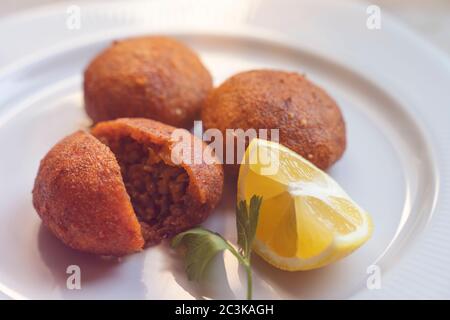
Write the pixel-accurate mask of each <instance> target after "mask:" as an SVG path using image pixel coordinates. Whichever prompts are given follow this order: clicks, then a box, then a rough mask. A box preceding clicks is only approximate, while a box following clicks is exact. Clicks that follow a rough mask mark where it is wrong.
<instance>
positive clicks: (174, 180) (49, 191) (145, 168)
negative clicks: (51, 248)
mask: <svg viewBox="0 0 450 320" xmlns="http://www.w3.org/2000/svg"><path fill="white" fill-rule="evenodd" d="M174 129H175V128H173V127H171V126H168V125H165V124H162V123H159V122H157V121H153V120H149V119H118V120H115V121H108V122H104V123H99V124H97V125H96V126H95V127H94V128H93V129H92V135H91V134H89V133H85V132H81V131H79V132H76V133H74V134H72V135H70V136H68V137H67V138H65V139H63V140H62V141H60V142H59V143H58V144H57V145H56V146H54V147H53V148H52V149H51V150H50V152H49V153H48V154H47V155H46V156H45V157H44V159H43V160H42V161H41V165H40V168H39V171H38V175H37V177H36V180H35V186H34V189H33V204H34V206H35V208H36V210H37V212H38V214H39V216H40V217H41V218H42V221H43V223H44V225H46V226H47V227H48V228H49V229H50V230H51V231H52V232H53V233H54V234H55V235H56V236H57V237H58V238H59V239H61V240H62V241H63V242H64V243H65V244H67V245H69V246H71V247H72V248H75V249H78V250H82V251H87V252H91V253H96V254H101V255H116V256H120V255H125V254H128V253H132V252H134V251H138V250H140V249H142V248H143V246H144V244H146V245H155V244H157V243H159V242H160V241H161V240H162V239H164V238H166V237H172V236H173V235H175V234H177V233H179V232H181V231H184V230H186V229H188V228H191V227H193V226H195V225H197V224H199V223H201V222H203V221H204V220H205V219H206V218H207V217H208V215H209V214H210V213H211V211H212V210H213V209H214V208H215V206H216V205H217V203H218V201H219V200H220V197H221V194H222V185H223V172H222V167H221V165H220V164H218V162H217V159H215V160H216V162H215V163H214V164H206V163H204V162H201V163H198V164H195V163H192V162H191V161H190V160H191V159H190V158H189V159H188V158H187V157H184V158H183V156H182V158H179V159H178V160H177V163H179V165H176V164H174V163H173V162H172V159H173V158H172V157H171V155H172V153H171V150H172V148H173V147H174V145H175V143H176V141H174V140H173V139H171V133H172V132H173V130H174ZM189 135H190V134H189ZM190 137H191V139H192V140H195V141H196V142H197V143H202V142H201V141H200V140H198V139H197V138H194V137H193V136H192V135H190ZM202 145H203V144H202ZM203 146H204V145H203ZM196 152H197V153H198V152H202V150H201V149H199V148H193V149H192V156H193V157H197V158H198V155H196V154H195V153H196Z"/></svg>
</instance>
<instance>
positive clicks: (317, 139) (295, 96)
mask: <svg viewBox="0 0 450 320" xmlns="http://www.w3.org/2000/svg"><path fill="white" fill-rule="evenodd" d="M202 120H203V125H204V126H205V128H206V129H210V128H217V129H219V130H220V131H221V132H222V134H223V135H225V130H226V129H238V128H240V129H243V130H247V129H251V128H254V129H256V130H258V129H279V139H280V143H281V144H283V145H284V146H286V147H288V148H289V149H291V150H293V151H295V152H296V153H299V154H300V155H302V156H303V157H305V158H306V159H308V160H309V161H311V162H312V163H314V164H315V165H316V166H317V167H319V168H320V169H327V168H329V167H330V166H331V165H332V164H333V163H335V162H336V161H337V160H338V159H339V158H340V157H341V156H342V154H343V152H344V150H345V147H346V136H345V122H344V119H343V116H342V114H341V111H340V109H339V107H338V105H337V104H336V102H335V101H334V100H333V99H332V98H331V97H330V96H329V95H328V94H327V93H326V92H325V91H324V90H323V89H321V88H320V87H318V86H316V85H315V84H313V83H312V82H311V81H309V80H308V79H306V77H305V76H302V75H299V74H297V73H293V72H284V71H276V70H253V71H247V72H242V73H238V74H236V75H234V76H232V77H230V78H229V79H227V80H226V81H225V82H224V83H222V84H221V85H220V86H219V87H218V88H216V89H214V90H213V91H212V92H211V93H210V94H209V96H208V98H207V100H206V103H205V105H204V106H203V109H202ZM247 145H248V143H247ZM235 157H236V154H235ZM240 160H241V159H236V161H240ZM226 168H228V169H230V170H228V171H229V172H231V173H235V174H237V171H238V165H230V166H226Z"/></svg>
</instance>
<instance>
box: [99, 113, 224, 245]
mask: <svg viewBox="0 0 450 320" xmlns="http://www.w3.org/2000/svg"><path fill="white" fill-rule="evenodd" d="M175 129H176V128H174V127H171V126H169V125H165V124H163V123H160V122H157V121H153V120H149V119H138V118H134V119H128V118H125V119H118V120H114V121H107V122H102V123H99V124H97V125H96V126H95V127H94V128H93V129H92V134H93V135H94V136H96V137H97V138H98V139H99V140H101V141H103V142H104V143H106V144H107V145H109V146H110V147H111V149H112V150H113V152H116V157H117V159H118V161H119V164H120V163H121V162H122V166H123V164H124V161H123V159H122V161H121V158H123V156H121V155H119V154H118V153H117V152H118V151H117V150H118V149H117V147H115V146H114V144H117V142H118V141H119V140H120V139H124V138H125V139H128V140H131V141H132V142H135V143H138V144H140V145H142V146H143V147H144V149H147V150H148V149H150V150H149V152H150V153H149V154H147V156H146V157H143V158H144V159H147V160H148V161H147V162H146V163H144V162H139V163H137V164H138V165H139V166H143V167H142V168H143V169H141V168H139V167H138V168H136V167H133V166H134V165H136V163H134V162H133V163H132V167H130V166H128V167H127V168H122V173H124V170H125V171H127V172H129V171H130V170H133V169H136V170H138V172H142V171H140V170H148V171H149V174H150V172H151V171H155V170H159V171H160V172H159V173H156V175H155V176H154V179H158V185H156V184H152V183H150V190H152V189H157V190H155V192H154V193H151V192H150V191H149V190H148V189H149V188H148V185H147V186H146V188H147V191H143V192H140V195H142V194H144V195H145V194H147V195H148V196H150V197H153V199H150V202H148V201H147V200H148V199H145V201H147V202H146V203H147V206H145V208H149V207H151V206H152V205H155V201H156V199H160V200H161V199H162V200H161V201H165V200H164V199H163V198H164V196H161V194H162V195H164V194H166V193H169V194H170V196H168V198H170V201H173V200H174V199H175V200H176V199H177V198H178V200H180V201H182V202H180V201H177V202H175V206H173V207H174V208H172V205H173V204H174V202H170V203H169V206H171V208H170V210H169V211H170V214H166V215H164V216H163V217H161V218H160V219H159V218H158V213H156V215H155V213H153V212H150V213H148V215H149V216H147V217H143V216H142V214H138V212H136V213H137V214H138V218H139V220H140V222H141V226H142V229H143V233H144V238H145V240H146V243H147V245H153V244H156V243H158V242H160V241H161V240H162V239H163V238H166V237H171V236H173V235H175V234H177V233H179V232H181V231H184V230H186V229H188V228H191V227H193V226H195V225H198V224H200V223H201V222H203V221H204V220H205V219H206V218H207V217H208V216H209V214H210V213H211V211H212V210H213V209H214V208H215V207H216V205H217V203H218V202H219V200H220V198H221V195H222V188H223V171H222V166H221V165H220V164H219V162H218V160H217V159H215V161H216V163H215V164H206V163H205V162H204V161H201V162H200V163H192V162H193V161H192V160H193V158H194V157H195V158H197V159H199V157H201V156H202V154H201V152H202V149H201V148H193V149H192V151H193V152H192V154H191V157H189V156H188V155H186V154H181V155H180V158H177V162H179V163H180V165H179V166H177V165H175V164H173V163H172V161H171V152H172V149H173V148H174V146H175V144H176V143H177V141H175V140H173V139H172V137H171V134H172V132H173V130H175ZM189 137H190V138H191V139H192V140H191V141H192V142H193V143H197V145H200V146H203V147H205V145H204V144H203V142H202V141H201V140H199V139H198V138H196V137H194V136H193V135H191V134H189ZM119 143H121V142H120V141H119ZM122 143H123V142H122ZM128 143H130V142H129V141H128ZM192 146H193V145H191V146H190V148H192ZM186 148H188V147H186ZM176 155H178V153H176ZM127 157H128V156H127ZM155 165H156V167H155ZM144 166H147V167H148V168H147V169H145V168H144ZM152 166H153V167H152ZM125 167H126V166H125ZM132 174H133V173H132ZM166 174H167V175H171V177H170V178H167V179H168V180H167V181H163V180H162V179H165V175H166ZM127 175H128V174H127ZM123 176H124V180H125V183H132V182H133V181H130V180H127V178H125V176H126V175H123ZM143 178H145V177H143ZM172 178H173V179H172ZM186 178H187V180H188V181H185V180H186ZM169 179H172V180H170V181H169ZM177 179H178V180H177ZM161 183H162V185H160V184H161ZM166 183H167V184H168V185H165V184H166ZM177 186H178V187H179V188H180V190H174V189H176V188H177ZM138 189H139V186H137V187H136V188H131V189H130V188H128V191H129V192H130V191H131V190H133V191H136V190H138ZM165 189H167V190H166V191H163V190H165ZM182 194H184V195H182ZM131 198H132V199H133V195H131ZM168 201H169V200H168ZM134 202H135V201H134ZM148 203H152V205H148ZM156 207H159V208H161V206H160V205H156ZM172 209H173V210H172ZM135 211H136V203H135ZM138 211H140V210H139V209H138ZM159 214H160V213H159Z"/></svg>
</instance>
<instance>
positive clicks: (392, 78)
mask: <svg viewBox="0 0 450 320" xmlns="http://www.w3.org/2000/svg"><path fill="white" fill-rule="evenodd" d="M199 2H201V3H199ZM195 3H196V5H195V6H194V5H193V4H191V1H190V0H187V1H181V2H176V3H174V2H164V1H150V2H145V3H142V2H132V3H130V2H129V1H128V2H126V3H125V2H117V3H114V4H109V5H105V4H103V3H100V4H96V3H92V2H89V4H88V3H84V4H83V5H80V8H81V13H82V16H81V17H82V20H81V29H79V30H69V29H67V27H66V19H67V12H66V9H67V7H66V6H52V7H46V8H42V9H40V10H36V11H32V12H28V13H25V14H22V15H20V16H16V17H11V18H8V19H6V20H3V21H1V22H0V38H1V39H2V43H8V46H6V47H3V48H2V50H1V52H0V67H3V69H0V93H1V94H0V150H1V151H0V152H1V158H0V164H1V165H0V195H1V197H0V257H1V258H0V291H1V292H2V293H3V294H4V295H5V296H6V297H10V298H56V299H58V298H75V299H77V298H86V299H91V298H99V299H104V298H137V299H144V298H148V299H178V298H186V299H190V298H243V297H244V296H245V275H244V274H243V273H242V270H239V268H238V266H237V264H236V262H235V261H234V260H233V258H232V257H230V256H228V255H227V254H226V255H225V256H224V257H223V258H222V257H219V258H217V259H215V261H214V263H213V268H212V269H211V272H210V274H209V277H208V279H207V280H206V281H205V282H204V283H201V284H196V283H191V282H189V281H188V280H187V278H186V276H185V274H184V271H183V265H182V263H181V260H180V258H179V257H178V256H177V255H176V254H175V253H174V252H173V251H172V250H171V249H170V248H169V247H168V246H167V244H163V245H160V246H158V247H155V248H150V249H147V250H145V251H144V252H142V253H139V254H134V255H131V256H128V257H125V258H123V259H122V260H121V261H111V260H102V259H99V258H97V257H93V256H90V255H86V254H81V253H78V252H75V251H73V250H71V249H68V248H67V247H65V246H64V245H62V244H61V243H60V242H59V241H58V240H56V239H55V238H54V237H53V236H52V235H50V234H49V233H48V232H47V231H46V230H45V229H44V228H43V227H42V226H41V223H40V220H39V218H38V217H37V215H36V213H35V211H34V209H33V207H32V204H31V189H32V185H33V181H34V177H35V174H36V171H37V167H38V165H39V160H40V159H41V158H42V157H43V156H44V155H45V153H46V152H47V151H48V150H49V148H51V146H52V145H53V144H54V143H55V142H57V141H58V140H60V139H61V138H62V137H64V136H65V135H67V134H69V133H71V132H73V131H74V130H77V129H79V128H86V126H87V125H88V123H89V122H88V119H87V117H86V115H85V113H84V110H83V101H82V91H81V82H82V78H81V77H82V71H83V69H84V67H85V66H86V64H87V63H88V62H89V60H90V59H91V58H92V57H93V56H94V55H95V54H96V53H97V52H99V51H100V50H101V49H102V48H104V47H105V46H107V45H108V44H109V43H110V42H111V41H112V40H113V39H117V38H121V37H126V36H129V35H136V34H146V33H164V34H169V35H172V36H175V37H177V38H179V39H180V40H182V41H184V42H185V43H187V44H188V45H189V46H191V47H193V48H194V49H195V50H197V51H198V52H199V53H200V55H201V57H202V59H203V61H204V62H205V64H206V65H207V67H208V68H209V69H210V71H211V73H212V74H213V77H214V81H215V83H216V84H219V83H220V82H221V81H223V80H224V79H225V78H227V77H228V76H230V75H232V74H233V73H235V72H238V71H241V70H246V69H252V68H277V69H286V70H294V71H298V72H305V73H306V74H307V75H308V77H309V78H310V79H312V80H313V81H315V82H317V83H318V84H320V85H321V86H322V87H324V88H325V89H326V90H327V91H328V92H329V93H330V94H331V95H332V96H333V97H334V98H335V99H336V100H337V101H338V103H339V105H340V106H341V108H342V110H343V113H344V116H345V119H346V122H347V127H348V149H347V151H346V153H345V155H344V157H343V158H342V159H341V160H340V161H339V162H338V163H337V164H336V165H335V166H334V167H333V168H332V169H331V170H330V171H329V173H330V174H331V175H332V176H333V177H334V178H335V179H336V180H337V181H338V182H339V183H340V184H341V185H342V186H343V187H344V188H345V189H346V190H347V191H348V193H349V194H350V195H351V196H352V198H353V199H354V200H356V201H357V202H358V203H359V204H360V205H361V206H363V207H364V208H366V209H367V210H368V211H369V212H370V213H371V214H372V216H373V220H374V224H375V231H374V234H373V237H372V239H371V240H370V241H369V242H368V243H367V244H366V245H364V246H363V247H362V248H361V249H359V250H358V251H357V252H355V253H354V254H352V255H351V256H349V257H347V258H345V259H343V260H342V261H340V262H338V263H335V264H333V265H331V266H328V267H325V268H323V269H320V270H315V271H309V272H296V273H289V272H283V271H279V270H275V269H274V268H272V267H270V266H268V265H267V264H266V263H265V262H263V261H262V260H260V259H259V258H255V259H254V270H255V271H254V272H255V280H254V286H255V288H254V291H255V294H254V296H255V298H269V299H270V298H275V299H278V298H282V299H307V298H449V297H450V285H449V284H450V259H449V253H450V234H449V233H448V231H447V230H448V228H450V212H449V209H450V207H449V204H450V203H449V196H450V193H449V191H450V179H449V177H450V172H449V167H448V164H449V163H450V154H449V142H450V139H449V136H450V135H449V133H450V130H449V128H448V122H449V120H450V106H449V104H448V103H449V101H450V95H449V90H448V88H449V86H450V67H449V62H448V59H447V58H446V57H445V56H444V55H442V54H441V53H439V52H437V51H436V50H434V49H432V48H430V47H429V46H428V45H427V44H426V43H425V42H423V41H422V40H420V39H418V38H416V37H415V36H414V35H413V34H411V33H410V32H409V31H407V30H405V29H404V28H403V27H401V26H399V25H398V24H396V23H395V22H393V21H392V20H391V19H389V17H387V16H385V15H383V16H382V28H381V29H380V30H368V29H367V28H366V18H367V14H366V11H365V10H366V7H367V6H366V5H361V4H358V5H357V4H355V3H353V2H351V3H345V4H341V2H337V1H336V2H328V1H301V2H299V1H265V0H262V1H247V2H246V1H195ZM338 3H339V4H338ZM230 26H232V27H230ZM18 39H26V42H24V41H23V40H21V41H18ZM234 193H235V189H234V187H233V186H232V185H230V184H228V185H227V186H226V192H225V195H224V199H223V201H222V203H221V205H220V207H219V208H218V209H217V210H216V212H215V213H214V214H213V215H212V216H211V217H210V218H209V220H208V221H207V223H206V224H205V225H206V226H207V227H209V228H212V229H214V230H217V231H218V232H220V233H222V234H223V235H224V236H225V237H227V238H229V239H231V240H233V241H234V240H235V225H234V215H233V211H234V209H233V208H234V202H235V197H234ZM374 264H375V265H377V266H378V267H379V268H380V270H381V289H378V290H369V289H368V288H367V286H366V281H367V278H368V277H369V276H370V275H369V274H368V273H367V270H368V267H369V266H371V265H374ZM69 265H78V266H80V268H81V285H82V288H81V290H69V289H68V288H67V286H66V280H67V277H68V275H67V274H66V269H67V267H68V266H69Z"/></svg>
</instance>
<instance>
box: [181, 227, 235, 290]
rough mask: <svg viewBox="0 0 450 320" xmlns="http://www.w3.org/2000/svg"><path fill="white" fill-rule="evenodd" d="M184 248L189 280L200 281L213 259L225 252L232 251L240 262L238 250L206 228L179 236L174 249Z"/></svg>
mask: <svg viewBox="0 0 450 320" xmlns="http://www.w3.org/2000/svg"><path fill="white" fill-rule="evenodd" d="M180 245H181V246H184V247H185V249H186V254H185V259H186V260H185V265H186V273H187V275H188V278H189V280H196V281H198V280H200V279H201V278H202V277H203V275H204V273H205V270H206V268H207V266H208V264H209V263H210V262H211V260H212V258H214V256H215V255H216V254H217V253H219V252H220V251H223V250H230V251H231V253H233V254H234V255H235V256H236V257H237V258H238V259H239V260H241V257H240V256H239V254H238V253H237V251H236V249H234V247H233V246H232V245H231V244H229V243H228V241H227V240H225V239H224V238H222V236H221V235H220V234H218V233H215V232H212V231H209V230H206V229H204V228H194V229H191V230H188V231H185V232H182V233H180V234H178V235H177V236H176V237H174V238H173V240H172V247H174V248H176V247H178V246H180Z"/></svg>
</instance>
